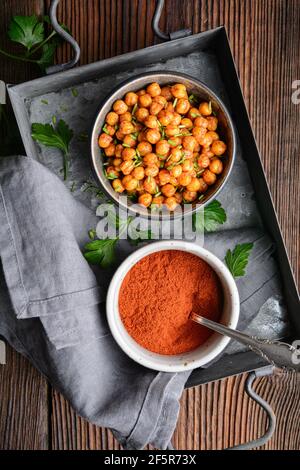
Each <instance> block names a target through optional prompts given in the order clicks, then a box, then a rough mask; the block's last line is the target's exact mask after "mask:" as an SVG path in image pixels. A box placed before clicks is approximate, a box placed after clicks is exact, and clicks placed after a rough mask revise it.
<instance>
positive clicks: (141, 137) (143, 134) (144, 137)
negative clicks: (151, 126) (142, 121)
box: [137, 131, 147, 142]
mask: <svg viewBox="0 0 300 470" xmlns="http://www.w3.org/2000/svg"><path fill="white" fill-rule="evenodd" d="M146 139H147V138H146V132H145V131H141V132H140V133H139V135H138V138H137V140H138V142H143V141H144V140H146Z"/></svg>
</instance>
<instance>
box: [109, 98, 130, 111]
mask: <svg viewBox="0 0 300 470" xmlns="http://www.w3.org/2000/svg"><path fill="white" fill-rule="evenodd" d="M113 110H114V111H115V113H117V114H124V113H126V111H127V110H128V106H127V104H126V103H125V102H124V101H123V100H117V101H115V102H114V104H113Z"/></svg>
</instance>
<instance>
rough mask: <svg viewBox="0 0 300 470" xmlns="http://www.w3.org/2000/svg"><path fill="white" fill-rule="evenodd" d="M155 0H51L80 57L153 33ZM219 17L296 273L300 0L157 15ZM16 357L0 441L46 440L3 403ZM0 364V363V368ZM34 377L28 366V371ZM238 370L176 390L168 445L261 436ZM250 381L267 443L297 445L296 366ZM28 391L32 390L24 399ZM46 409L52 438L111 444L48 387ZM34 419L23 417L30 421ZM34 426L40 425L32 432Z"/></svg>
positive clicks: (232, 0) (173, 20) (189, 2)
mask: <svg viewBox="0 0 300 470" xmlns="http://www.w3.org/2000/svg"><path fill="white" fill-rule="evenodd" d="M20 3H22V8H24V9H25V10H22V11H28V12H31V11H33V10H34V9H35V8H37V6H39V7H41V3H42V2H37V1H33V0H26V1H24V2H17V1H16V0H14V1H9V2H8V0H5V1H4V2H2V4H1V7H0V12H1V20H0V21H3V13H2V10H3V12H4V18H7V16H10V15H11V13H12V12H13V13H17V12H18V11H19V12H20V13H22V12H21V11H20ZM45 4H46V6H49V0H45ZM3 5H4V6H3ZM154 7H155V1H154V0H124V1H122V0H85V1H84V2H83V1H82V0H65V1H63V2H62V3H61V5H60V7H59V19H60V20H61V21H63V22H64V23H66V24H67V25H68V26H69V27H71V30H72V32H73V34H74V36H75V37H76V39H77V40H78V41H79V43H80V45H81V49H82V56H81V63H82V64H83V63H89V62H92V61H95V60H99V59H102V58H106V57H110V56H113V55H117V54H121V53H123V52H127V51H130V50H135V49H138V48H141V47H145V46H148V45H151V44H153V43H155V42H159V41H158V40H157V39H156V38H154V37H153V33H152V30H151V24H150V18H152V15H153V11H154ZM35 11H38V10H35ZM166 12H167V14H166ZM5 15H6V16H5ZM222 24H225V26H226V28H227V30H228V33H229V38H230V41H231V44H232V49H233V53H234V57H235V60H236V63H237V68H238V71H239V75H240V78H241V83H242V88H243V91H244V95H245V99H246V104H247V106H248V109H249V113H250V117H251V120H252V124H253V128H254V131H255V135H256V138H257V141H258V144H259V147H260V149H261V152H262V157H263V163H264V167H265V170H266V174H267V178H268V181H269V184H270V188H271V191H272V194H273V197H274V202H275V206H276V209H277V211H278V214H279V220H280V223H281V226H282V229H283V234H284V237H285V240H286V243H287V247H288V250H289V253H290V256H291V262H292V265H293V268H294V271H295V274H296V277H297V279H298V280H299V274H300V272H299V270H300V266H299V263H298V259H299V250H300V247H299V226H300V211H299V195H298V182H299V177H300V167H299V164H298V163H297V159H298V157H299V150H298V149H299V143H300V142H299V140H300V135H299V133H298V132H297V130H298V129H297V125H298V123H299V117H300V115H299V113H300V105H299V106H295V105H293V104H292V102H291V91H292V90H291V86H292V81H293V80H296V79H300V57H299V52H298V47H297V46H298V41H299V33H300V8H299V2H298V0H289V1H288V2H286V1H285V0H251V2H250V1H247V0H218V1H215V0H167V1H166V6H165V9H164V14H163V17H162V20H161V27H162V28H163V29H164V30H169V31H174V30H176V29H179V28H183V27H191V28H192V29H193V32H199V31H203V30H207V29H210V28H212V27H216V26H219V25H222ZM1 31H3V28H1ZM1 44H2V42H1ZM69 58H70V49H69V47H68V46H67V47H63V48H61V49H60V50H59V52H58V56H57V60H58V61H59V62H61V61H63V62H65V61H67V60H69ZM2 63H3V64H4V62H1V74H4V75H3V78H4V79H5V80H10V81H14V77H15V80H20V81H21V80H24V79H25V78H24V77H25V76H28V77H29V76H30V75H31V74H35V73H36V72H34V71H33V70H32V68H29V69H28V68H27V67H26V68H24V67H23V66H22V67H19V68H18V67H16V65H15V64H14V63H8V62H7V61H6V62H5V69H4V67H2ZM16 70H17V72H16ZM187 72H188V71H187ZM17 74H18V75H17ZM1 78H2V77H1ZM13 354H14V356H13V357H14V358H15V360H16V361H18V360H19V361H21V360H20V359H19V356H18V355H16V354H15V353H13ZM22 361H23V360H22ZM23 364H24V371H22V373H21V372H20V370H21V366H20V367H13V369H11V375H10V382H9V383H10V389H9V390H7V387H6V388H5V389H3V385H2V383H3V382H5V380H1V384H0V391H1V392H2V393H1V397H3V396H4V402H3V399H2V403H6V405H5V406H3V405H2V406H1V401H0V448H1V446H2V448H33V447H35V448H45V447H43V446H44V445H45V442H44V440H42V442H40V441H39V438H35V439H33V440H32V439H29V438H28V436H27V431H26V430H24V429H23V430H22V429H20V428H21V426H20V423H21V422H22V420H21V417H22V416H23V413H25V411H26V410H24V406H23V404H22V406H21V408H20V407H19V408H17V406H18V405H17V402H18V401H20V400H19V399H18V400H17V399H14V400H13V405H12V404H11V405H9V406H10V410H13V412H11V411H8V408H9V406H8V403H9V397H11V396H12V395H13V394H16V393H17V390H18V384H19V381H18V380H19V378H20V375H21V377H23V379H24V380H25V378H26V380H27V382H26V384H27V383H28V380H29V382H30V379H28V376H27V374H29V376H30V374H36V373H34V372H33V371H32V369H31V368H30V366H28V364H27V361H23V362H22V367H23ZM27 368H28V370H27ZM4 370H6V371H8V369H5V368H3V371H4ZM3 371H2V369H1V368H0V374H1V373H2V374H3ZM4 373H5V374H7V373H8V372H4ZM19 374H20V375H19ZM37 377H38V376H37V374H36V376H35V379H34V380H37ZM1 378H2V376H1ZM245 379H246V375H241V376H239V377H231V378H228V379H225V380H222V381H218V382H214V383H210V384H207V385H203V386H201V387H196V388H194V389H192V390H187V391H185V392H184V394H183V397H182V400H181V411H180V417H179V421H178V426H177V429H176V432H175V434H174V439H173V441H174V445H175V447H176V448H178V449H187V448H189V449H221V448H224V447H228V446H232V445H234V444H237V443H239V442H244V441H246V440H249V439H254V438H256V437H258V436H260V435H261V434H262V433H263V432H264V429H265V426H266V419H265V416H264V414H263V412H261V410H260V409H259V407H258V406H257V405H256V404H254V403H253V402H252V401H251V400H249V398H248V397H247V396H246V394H245V393H244V392H243V390H244V383H245ZM40 380H42V379H40ZM6 383H7V381H6ZM42 383H43V384H44V382H42ZM41 387H42V385H40V384H39V385H38V388H39V390H42V388H41ZM256 387H257V388H256V389H257V391H258V392H259V393H261V395H262V396H263V397H265V398H267V399H268V400H269V402H270V403H271V405H272V406H273V408H274V411H275V413H276V415H277V428H276V432H275V435H274V437H273V438H272V440H271V441H270V442H269V443H268V444H267V446H266V448H267V449H299V448H300V431H299V425H298V423H299V418H300V416H299V415H300V400H299V393H300V392H299V389H300V387H299V376H296V375H293V374H284V375H278V376H277V375H276V376H274V377H271V378H270V377H268V378H262V379H259V380H257V381H256ZM26 390H27V391H26ZM23 391H24V393H23ZM23 395H24V397H25V398H26V397H27V398H26V399H27V400H30V401H31V400H32V396H30V391H28V389H24V386H22V396H23ZM36 398H37V396H36V395H33V400H36ZM27 407H28V410H29V411H28V413H29V415H30V416H34V413H35V412H36V410H33V407H32V406H28V404H27ZM43 409H44V408H43ZM32 413H33V415H32ZM51 413H52V416H51V417H52V419H51V435H52V439H51V442H50V446H51V447H52V448H54V449H117V448H119V445H118V443H117V442H116V441H115V440H114V439H113V437H112V435H111V433H110V432H109V431H107V430H105V429H100V428H97V427H95V426H92V425H90V424H88V423H87V422H86V421H84V420H83V419H81V418H79V417H78V416H76V414H75V413H74V412H73V410H72V409H71V408H70V406H69V404H68V403H67V402H66V401H65V400H64V399H63V397H62V396H61V395H60V394H58V393H56V392H53V393H52V411H51ZM39 416H40V415H39ZM33 421H34V419H33V418H31V421H30V422H33ZM45 421H46V420H45ZM1 423H2V424H1ZM3 423H4V424H3ZM1 426H2V427H1ZM9 426H10V428H9ZM6 428H9V429H11V431H10V435H11V436H12V435H13V434H14V433H16V434H17V436H18V437H17V438H16V437H15V438H13V437H11V438H9V439H6V441H3V442H1V435H2V434H3V432H2V430H4V429H6ZM27 429H28V426H27ZM17 431H18V432H17ZM29 434H30V433H29ZM41 434H43V433H40V431H39V432H38V433H37V434H36V436H40V435H41ZM28 441H29V442H28ZM22 446H23V447H22ZM27 446H29V447H27Z"/></svg>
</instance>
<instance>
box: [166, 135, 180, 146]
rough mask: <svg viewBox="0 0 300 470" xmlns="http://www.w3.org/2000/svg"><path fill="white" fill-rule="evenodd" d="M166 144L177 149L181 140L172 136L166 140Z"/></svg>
mask: <svg viewBox="0 0 300 470" xmlns="http://www.w3.org/2000/svg"><path fill="white" fill-rule="evenodd" d="M168 143H169V144H170V145H171V147H178V146H179V145H181V144H182V138H181V137H175V136H174V137H172V138H171V139H168Z"/></svg>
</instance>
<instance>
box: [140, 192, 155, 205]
mask: <svg viewBox="0 0 300 470" xmlns="http://www.w3.org/2000/svg"><path fill="white" fill-rule="evenodd" d="M138 201H139V204H141V205H142V206H144V207H149V206H150V204H151V202H152V196H151V194H149V193H144V194H141V195H140V197H139V199H138Z"/></svg>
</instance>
